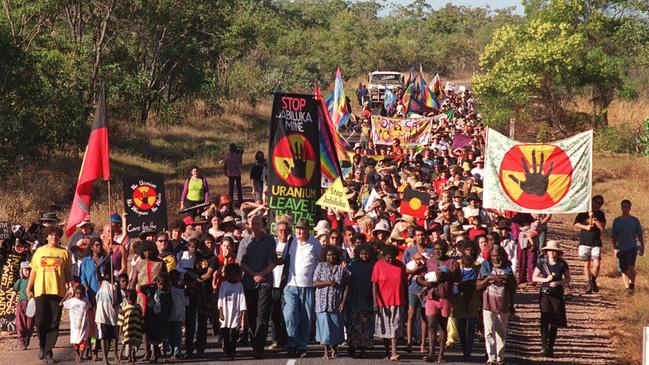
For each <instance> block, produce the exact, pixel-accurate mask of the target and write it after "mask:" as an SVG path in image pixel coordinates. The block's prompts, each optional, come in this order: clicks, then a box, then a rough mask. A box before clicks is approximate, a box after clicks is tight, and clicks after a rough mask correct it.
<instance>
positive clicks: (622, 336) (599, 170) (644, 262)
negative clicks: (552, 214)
mask: <svg viewBox="0 0 649 365" xmlns="http://www.w3.org/2000/svg"><path fill="white" fill-rule="evenodd" d="M647 176H649V159H648V158H645V157H638V156H624V155H615V156H598V157H597V158H596V159H595V161H594V171H593V191H594V193H595V194H602V195H603V196H604V199H605V203H606V205H605V206H604V208H603V209H604V211H605V212H606V214H607V217H608V222H609V223H608V227H609V228H610V226H611V225H612V223H613V219H614V218H615V217H617V216H618V215H619V214H620V208H619V203H620V201H621V200H622V199H629V200H631V201H632V202H633V208H632V210H631V213H632V214H633V215H635V216H636V217H638V218H639V219H640V221H641V222H642V223H643V224H644V231H645V237H649V197H647V195H646V193H647V192H648V191H649V179H647ZM609 234H610V231H609V232H607V234H606V237H607V238H606V241H605V242H604V248H605V250H604V254H603V260H602V270H601V273H602V275H601V278H602V279H601V282H602V285H603V287H604V288H605V290H604V293H605V295H607V296H608V297H609V298H608V299H611V300H613V301H615V302H616V304H617V310H616V312H615V313H614V314H613V316H612V321H611V322H612V323H611V333H612V335H613V340H614V341H615V342H616V345H617V346H616V347H617V351H618V356H619V359H620V362H622V363H625V364H640V362H641V360H642V351H641V349H642V329H643V327H646V326H649V312H647V303H649V280H648V278H647V275H648V274H649V255H645V256H644V257H638V261H637V269H638V279H637V284H636V293H635V295H634V296H632V297H629V296H627V295H626V294H625V293H624V290H623V289H624V287H623V285H622V279H621V278H620V277H619V274H617V267H616V265H617V264H616V261H615V259H614V257H613V253H612V249H611V243H610V238H608V236H609ZM645 241H646V238H645ZM604 276H606V277H604Z"/></svg>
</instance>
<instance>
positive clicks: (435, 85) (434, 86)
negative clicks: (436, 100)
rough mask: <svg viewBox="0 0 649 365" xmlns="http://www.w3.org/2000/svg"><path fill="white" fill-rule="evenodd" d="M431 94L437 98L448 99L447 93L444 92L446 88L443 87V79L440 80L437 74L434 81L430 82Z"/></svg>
mask: <svg viewBox="0 0 649 365" xmlns="http://www.w3.org/2000/svg"><path fill="white" fill-rule="evenodd" d="M429 88H430V92H432V93H433V94H434V95H435V97H440V96H441V97H442V98H446V92H445V91H444V88H443V87H442V79H440V78H439V74H438V73H437V74H435V77H433V80H432V81H431V82H430V86H429Z"/></svg>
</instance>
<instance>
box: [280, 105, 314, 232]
mask: <svg viewBox="0 0 649 365" xmlns="http://www.w3.org/2000/svg"><path fill="white" fill-rule="evenodd" d="M319 108H320V103H319V102H318V100H316V99H314V98H313V95H302V94H275V99H274V100H273V114H272V116H271V119H270V143H269V152H268V155H269V156H270V162H271V165H272V168H270V169H268V170H269V171H268V185H269V188H270V196H269V201H268V205H269V208H270V213H269V218H270V222H271V227H270V228H271V232H275V225H274V221H275V219H274V218H275V217H276V216H280V215H286V214H288V215H290V216H291V217H292V218H293V223H294V224H295V223H297V221H298V220H300V219H305V220H307V221H308V222H309V225H310V226H311V227H312V228H313V227H315V225H316V223H317V221H318V218H319V216H318V213H319V211H320V210H319V209H320V208H319V207H318V206H317V205H316V204H315V203H316V201H317V200H318V199H319V198H320V145H319V139H318V125H319V119H318V118H320V117H321V113H320V112H319Z"/></svg>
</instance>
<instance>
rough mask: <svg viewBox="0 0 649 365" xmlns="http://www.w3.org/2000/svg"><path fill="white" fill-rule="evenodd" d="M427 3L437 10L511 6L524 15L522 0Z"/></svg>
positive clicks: (404, 0)
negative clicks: (454, 7)
mask: <svg viewBox="0 0 649 365" xmlns="http://www.w3.org/2000/svg"><path fill="white" fill-rule="evenodd" d="M392 1H394V2H395V3H398V4H402V5H407V4H410V3H412V1H413V0H392ZM427 2H428V3H429V4H431V5H432V6H433V8H435V9H438V8H440V7H443V6H444V5H446V4H447V3H451V4H454V5H463V6H472V7H485V6H487V5H489V6H490V7H491V8H492V9H501V8H507V7H510V6H516V12H517V13H519V14H523V5H522V4H521V0H428V1H427Z"/></svg>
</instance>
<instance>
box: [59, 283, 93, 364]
mask: <svg viewBox="0 0 649 365" xmlns="http://www.w3.org/2000/svg"><path fill="white" fill-rule="evenodd" d="M63 308H65V309H67V310H68V314H69V316H70V344H71V345H72V347H74V351H75V352H76V356H75V358H74V361H75V362H80V361H81V354H82V353H83V352H84V350H85V349H86V346H87V345H88V332H89V330H88V327H89V322H90V321H89V319H88V310H89V309H90V301H89V300H88V298H87V297H86V288H85V287H83V286H81V285H77V287H75V288H74V296H73V297H72V298H69V299H66V300H64V301H63Z"/></svg>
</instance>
